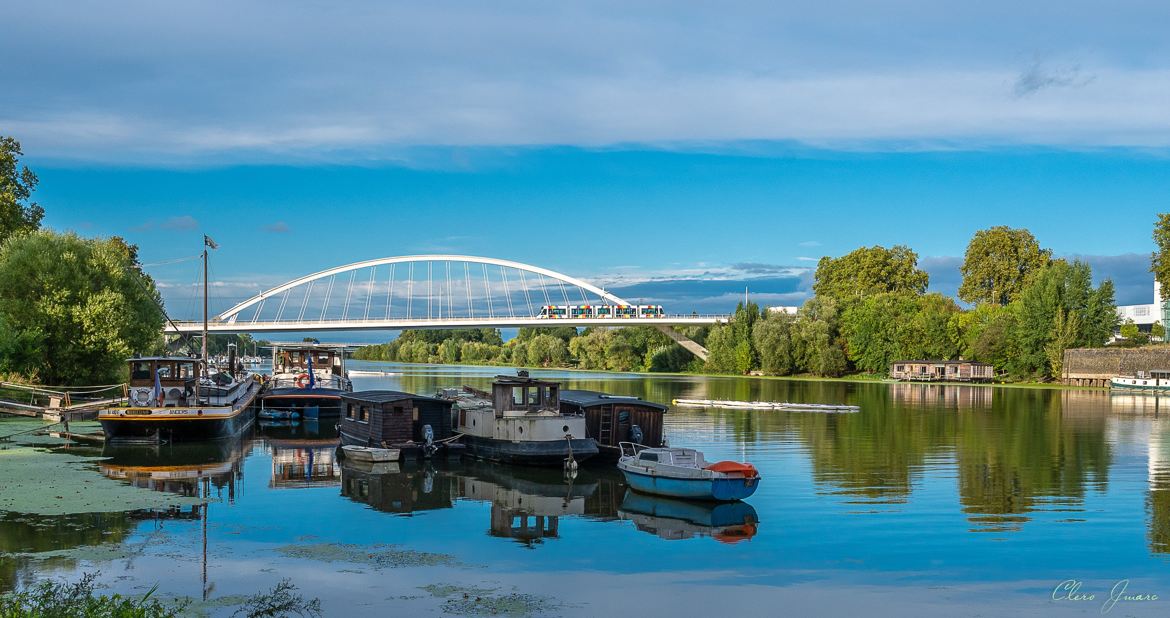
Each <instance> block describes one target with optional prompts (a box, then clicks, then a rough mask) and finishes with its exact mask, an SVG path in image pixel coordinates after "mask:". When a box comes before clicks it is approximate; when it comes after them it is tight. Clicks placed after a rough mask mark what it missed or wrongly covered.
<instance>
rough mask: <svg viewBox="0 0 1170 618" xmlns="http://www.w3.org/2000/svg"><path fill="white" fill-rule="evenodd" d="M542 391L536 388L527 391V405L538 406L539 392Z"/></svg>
mask: <svg viewBox="0 0 1170 618" xmlns="http://www.w3.org/2000/svg"><path fill="white" fill-rule="evenodd" d="M542 390H544V389H542V388H540V387H538V386H534V387H532V388H530V389H528V405H532V406H534V405H538V404H540V391H542Z"/></svg>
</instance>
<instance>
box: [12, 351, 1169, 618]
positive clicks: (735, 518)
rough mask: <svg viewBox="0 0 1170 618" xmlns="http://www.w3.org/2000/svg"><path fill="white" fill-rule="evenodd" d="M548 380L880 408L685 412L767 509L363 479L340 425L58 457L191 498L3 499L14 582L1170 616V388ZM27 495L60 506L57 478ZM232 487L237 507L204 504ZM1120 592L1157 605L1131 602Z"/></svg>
mask: <svg viewBox="0 0 1170 618" xmlns="http://www.w3.org/2000/svg"><path fill="white" fill-rule="evenodd" d="M350 368H351V369H353V370H357V371H360V372H363V374H362V375H359V376H357V377H355V378H354V382H355V389H356V390H363V389H372V388H386V389H398V390H406V391H410V392H419V393H430V392H434V391H435V390H436V389H437V388H439V387H445V386H457V385H460V384H469V385H473V386H478V387H481V388H482V387H486V386H487V385H488V384H489V383H490V381H491V377H492V376H493V375H495V374H496V373H499V372H501V371H503V370H502V369H500V368H486V367H465V366H428V365H404V364H394V363H374V362H358V361H354V362H352V363H351V366H350ZM366 372H368V373H366ZM378 372H380V373H381V374H380V375H375V373H378ZM533 375H539V376H542V377H555V378H557V379H560V380H562V381H563V382H564V383H565V384H566V386H567V387H571V388H585V389H596V390H603V391H607V392H611V393H614V394H620V395H637V396H639V397H643V398H645V399H648V400H652V401H657V402H661V403H666V404H670V403H671V401H672V400H673V399H675V398H698V399H738V400H773V401H794V402H795V401H799V402H817V403H849V404H855V405H858V406H860V407H861V411H860V412H858V413H853V414H827V413H813V412H775V411H732V410H719V409H701V408H682V407H677V408H672V409H671V411H670V413H669V414H668V415H667V418H666V435H667V439H668V440H669V442H670V443H671V444H672V445H686V446H693V447H696V448H699V449H701V450H703V451H704V452H705V453H706V457H707V459H708V460H712V461H714V460H720V459H735V460H745V461H749V462H752V463H753V464H755V465H756V467H757V468H758V469H759V470H760V472H761V475H762V477H763V481H762V484H761V486H760V489H759V491H758V492H757V493H756V494H755V495H754V496H753V497H752V498H750V499H749V500H748V501H747V502H746V504H742V505H725V506H721V507H711V506H705V505H693V504H687V503H672V502H669V501H656V500H653V499H648V498H645V497H642V496H637V495H633V494H631V495H627V494H626V491H625V488H624V486H623V483H622V480H621V477H620V475H619V474H617V473H616V471H614V470H609V469H591V468H586V469H585V470H584V471H583V472H582V473H581V474H580V475H578V476H577V478H576V479H573V480H571V481H569V480H566V479H564V478H563V477H562V475H561V472H560V471H559V470H556V471H537V470H528V469H512V468H508V467H505V466H496V465H488V464H462V465H453V466H440V467H433V466H423V467H396V468H393V469H390V470H381V469H368V468H366V469H363V468H360V467H349V464H347V466H342V465H341V464H339V463H338V462H336V461H335V460H334V457H333V450H334V449H333V443H332V442H331V441H330V440H331V435H330V433H331V432H330V431H329V430H328V428H325V429H316V428H313V427H310V426H308V425H305V426H297V427H288V426H273V427H267V426H264V427H257V429H256V431H255V433H254V434H252V435H248V436H245V437H244V438H242V439H241V440H238V441H232V442H231V443H229V444H225V445H218V446H215V447H206V446H204V447H182V448H180V447H160V448H158V449H153V450H149V449H148V450H146V451H143V450H141V449H139V450H136V451H124V450H118V449H108V450H107V451H106V452H105V453H102V452H100V450H99V449H92V448H90V449H86V448H77V447H74V448H71V449H69V450H68V451H64V450H60V449H57V450H55V451H54V453H53V455H52V456H53V457H74V458H77V457H80V456H98V455H104V456H105V457H107V458H108V459H104V460H100V461H99V460H88V459H84V460H81V461H80V462H79V463H76V464H71V465H75V466H76V467H78V469H80V471H81V472H80V473H81V474H83V475H91V476H92V478H89V477H86V478H83V479H82V481H83V482H85V483H89V484H90V485H93V486H97V485H98V484H99V483H111V482H112V483H118V484H124V485H129V486H132V487H134V488H137V489H136V491H139V492H144V493H145V492H148V493H150V494H151V495H152V496H157V499H156V502H157V501H158V500H161V501H162V503H163V504H167V505H170V503H171V502H173V503H174V504H173V505H171V506H165V507H162V508H160V504H153V505H152V506H151V508H141V505H138V504H134V505H131V504H130V503H129V502H127V503H126V506H125V508H120V507H118V506H113V507H111V506H109V505H103V506H100V507H90V506H87V504H88V503H84V500H82V498H81V497H82V496H84V495H85V491H86V490H85V489H84V487H85V486H82V489H78V490H76V494H73V493H71V492H73V491H74V490H72V489H70V490H68V491H66V490H65V489H61V488H59V487H54V486H53V483H52V480H50V481H48V482H47V483H45V484H43V490H44V491H48V492H50V493H58V494H62V495H56V496H49V498H52V499H55V500H57V502H58V503H60V504H59V505H58V507H59V508H57V509H56V510H53V509H49V508H38V509H31V507H30V509H29V510H32V511H33V512H21V507H20V506H19V504H20V503H21V502H19V501H18V502H17V506H13V507H12V508H11V509H10V510H8V511H0V552H3V553H0V590H3V589H11V588H12V587H14V586H17V585H20V584H22V583H23V584H27V583H28V582H31V581H34V580H36V579H38V578H41V577H45V576H63V577H69V578H75V577H78V576H79V574H81V573H91V572H98V573H99V575H98V581H100V582H101V584H102V585H103V586H105V588H103V591H105V592H123V593H145V592H146V591H147V590H149V589H151V588H152V587H153V586H155V585H157V586H158V592H157V593H156V594H159V595H162V596H163V597H164V598H176V597H190V598H192V599H195V605H194V606H193V607H194V608H195V609H198V610H199V611H202V612H205V613H207V614H210V615H230V614H231V613H232V612H233V611H234V607H235V605H233V604H238V602H239V601H240V599H242V598H243V597H244V596H246V595H249V594H252V593H255V592H257V591H259V590H264V589H267V588H270V587H271V586H272V585H273V584H274V583H276V582H277V581H279V580H281V579H282V578H287V579H289V580H290V581H291V582H293V583H294V584H295V585H296V586H297V587H298V589H299V591H300V592H301V593H302V594H304V595H305V596H307V597H315V598H319V599H320V601H321V605H322V609H323V610H324V614H325V615H328V616H332V615H339V616H340V615H345V616H349V615H365V614H371V615H372V614H375V613H376V614H378V615H396V614H400V613H402V614H406V613H419V614H423V615H444V614H447V615H451V614H454V615H483V614H491V613H496V614H504V615H517V616H523V615H573V616H618V615H635V616H698V615H704V616H718V615H728V616H729V615H736V616H775V615H806V616H812V615H829V616H855V615H859V614H862V613H864V614H865V615H869V616H905V615H930V616H933V615H937V616H999V615H1029V616H1031V615H1052V616H1064V615H1082V614H1083V615H1099V614H1100V612H1101V611H1102V610H1103V609H1104V610H1106V611H1105V613H1107V614H1108V613H1113V614H1115V615H1119V616H1124V615H1139V616H1142V615H1164V614H1165V613H1166V611H1167V608H1166V604H1167V601H1163V600H1156V601H1151V600H1136V598H1131V597H1135V595H1151V594H1153V595H1158V596H1160V597H1162V598H1165V599H1170V569H1168V568H1167V567H1168V566H1170V420H1167V418H1166V414H1167V413H1170V398H1158V397H1154V396H1143V395H1116V394H1114V395H1111V394H1110V393H1108V392H1105V391H1083V390H1059V389H1032V388H1001V387H986V386H941V385H921V384H888V383H845V382H820V381H796V380H775V379H762V378H740V377H696V376H655V375H641V374H639V375H622V374H609V373H587V372H565V371H556V370H550V371H533ZM1161 407H1167V409H1166V410H1161V412H1160V408H1161ZM5 426H6V425H5V423H4V422H0V435H2V434H6V433H9V432H7V431H4V427H5ZM34 446H35V445H34ZM18 448H19V447H13V446H9V447H8V450H0V472H2V468H3V467H4V466H14V465H16V464H15V463H13V460H12V458H11V457H9V458H5V457H4V454H5V453H6V452H8V451H9V450H14V449H15V450H18ZM62 461H63V460H62ZM9 472H12V470H11V469H10V470H9ZM91 481H92V483H90V482H91ZM3 491H5V488H4V487H0V492H3ZM23 491H28V492H30V498H28V501H27V503H28V504H32V503H34V502H36V500H34V499H33V498H32V497H31V493H34V492H35V491H36V489H35V488H34V489H25V490H23ZM205 495H206V496H209V497H210V498H211V501H210V502H209V503H208V504H207V505H206V506H205V507H204V506H200V505H199V504H198V501H199V500H198V498H199V497H200V496H205ZM22 500H23V499H22ZM74 502H76V505H75V506H73V508H70V507H71V504H73V503H74ZM10 506H11V505H10ZM88 511H100V512H88ZM1126 580H1127V581H1126ZM1070 581H1072V582H1077V583H1078V587H1077V588H1076V590H1077V592H1076V593H1070V592H1069V590H1071V589H1072V587H1073V585H1074V584H1073V583H1069V582H1070ZM1062 582H1064V584H1063V587H1062ZM1119 582H1125V583H1119ZM1119 586H1124V587H1125V590H1126V592H1125V594H1126V595H1129V596H1128V597H1126V598H1123V599H1121V600H1119V601H1118V602H1117V604H1116V606H1112V609H1109V608H1108V607H1106V606H1105V605H1106V602H1107V600H1108V598H1109V596H1110V591H1111V590H1119V589H1120V588H1118V587H1119ZM1090 594H1091V595H1093V596H1094V598H1093V599H1092V600H1090V599H1087V598H1083V597H1087V595H1090Z"/></svg>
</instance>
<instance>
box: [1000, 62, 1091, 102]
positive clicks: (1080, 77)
mask: <svg viewBox="0 0 1170 618" xmlns="http://www.w3.org/2000/svg"><path fill="white" fill-rule="evenodd" d="M1094 77H1095V76H1093V75H1085V74H1083V73H1082V72H1081V67H1080V65H1073V66H1071V67H1051V66H1046V65H1045V64H1044V63H1043V62H1042V61H1040V60H1036V61H1034V62H1033V63H1032V64H1030V65H1028V67H1027V68H1026V69H1024V70H1023V71H1022V72H1020V75H1019V77H1017V78H1016V83H1015V85H1014V86H1013V87H1012V91H1013V92H1015V95H1016V96H1017V97H1024V96H1028V95H1030V94H1034V93H1036V92H1039V91H1041V90H1044V89H1045V88H1079V87H1082V86H1086V85H1088V84H1089V83H1090V82H1092V81H1093V79H1094Z"/></svg>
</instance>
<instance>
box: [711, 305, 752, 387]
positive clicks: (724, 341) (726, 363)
mask: <svg viewBox="0 0 1170 618" xmlns="http://www.w3.org/2000/svg"><path fill="white" fill-rule="evenodd" d="M759 319H760V308H759V306H758V305H756V304H755V303H750V302H749V303H747V304H746V305H745V304H743V303H740V304H739V305H738V306H737V307H736V308H735V313H734V314H733V315H732V316H731V320H730V321H729V322H728V323H726V324H716V325H715V326H713V327H712V328H711V331H710V333H709V334H708V335H707V352H708V356H707V370H708V371H712V372H715V373H735V374H741V375H742V374H746V373H748V372H749V371H751V370H752V369H753V368H755V367H756V366H757V360H756V351H755V349H754V348H753V347H752V328H753V327H754V326H755V323H756V321H757V320H759Z"/></svg>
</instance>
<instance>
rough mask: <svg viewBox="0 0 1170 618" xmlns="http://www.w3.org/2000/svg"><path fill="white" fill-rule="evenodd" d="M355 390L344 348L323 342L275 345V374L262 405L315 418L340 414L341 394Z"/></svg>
mask: <svg viewBox="0 0 1170 618" xmlns="http://www.w3.org/2000/svg"><path fill="white" fill-rule="evenodd" d="M351 391H353V383H352V382H350V380H349V376H348V374H346V372H345V348H344V347H341V346H331V345H322V344H290V345H280V344H278V345H274V346H273V347H272V376H271V377H270V378H268V380H267V381H266V382H265V384H264V392H262V393H261V394H260V405H261V407H262V408H263V409H264V410H266V411H267V410H278V411H281V412H285V413H287V414H289V415H290V417H296V418H303V419H308V420H315V419H320V418H337V417H338V416H340V415H341V408H342V405H341V396H342V395H343V394H345V393H348V392H351Z"/></svg>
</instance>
